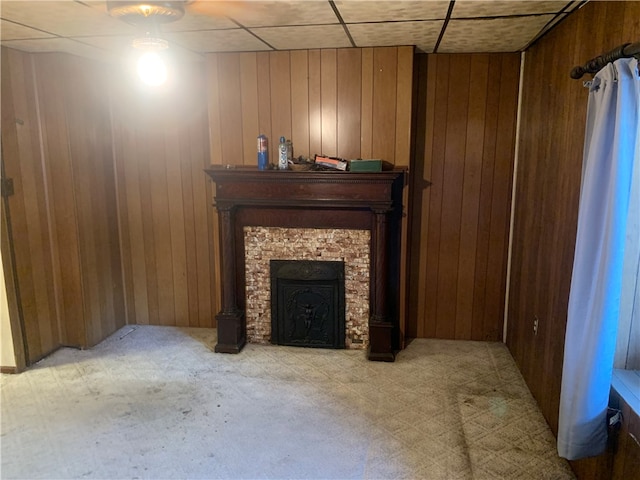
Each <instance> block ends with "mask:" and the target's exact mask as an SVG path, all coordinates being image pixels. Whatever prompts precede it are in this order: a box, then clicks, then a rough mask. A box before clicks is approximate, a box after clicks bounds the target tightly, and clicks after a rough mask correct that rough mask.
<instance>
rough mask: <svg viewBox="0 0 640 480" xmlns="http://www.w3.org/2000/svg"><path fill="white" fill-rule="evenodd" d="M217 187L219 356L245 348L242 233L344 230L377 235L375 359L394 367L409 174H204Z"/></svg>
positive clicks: (243, 170)
mask: <svg viewBox="0 0 640 480" xmlns="http://www.w3.org/2000/svg"><path fill="white" fill-rule="evenodd" d="M205 171H206V173H207V174H208V175H209V176H210V177H211V179H212V180H213V181H214V182H215V184H216V189H215V191H216V193H215V206H216V208H217V209H218V213H219V224H220V240H221V252H220V257H221V265H222V310H221V311H220V313H218V315H217V316H216V320H217V325H218V344H217V345H216V347H215V351H216V352H222V353H238V352H240V350H242V347H243V346H244V345H245V342H246V320H245V316H244V312H245V303H246V302H245V268H244V267H245V257H244V230H243V229H244V227H245V226H262V227H285V228H345V229H361V230H369V231H370V232H371V255H370V258H371V265H370V270H369V271H370V279H371V281H370V294H369V302H370V305H369V307H370V308H369V311H370V312H371V316H370V318H369V351H368V358H369V359H370V360H380V361H393V360H394V359H395V352H396V351H397V350H398V349H399V348H400V331H399V321H398V310H399V308H398V307H399V283H400V265H399V262H400V228H401V217H402V189H403V187H404V184H405V173H406V172H405V170H400V169H397V170H390V171H383V172H376V173H359V172H358V173H354V172H333V171H327V172H325V171H323V172H317V171H278V170H267V171H260V170H258V169H257V168H255V167H230V168H225V167H221V166H212V167H210V168H207V169H205Z"/></svg>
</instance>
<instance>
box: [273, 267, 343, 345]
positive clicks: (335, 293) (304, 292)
mask: <svg viewBox="0 0 640 480" xmlns="http://www.w3.org/2000/svg"><path fill="white" fill-rule="evenodd" d="M270 272H271V343H274V344H277V345H289V346H295V347H316V348H318V347H319V348H344V347H345V286H344V285H345V282H344V280H345V276H344V262H326V261H308V260H271V262H270Z"/></svg>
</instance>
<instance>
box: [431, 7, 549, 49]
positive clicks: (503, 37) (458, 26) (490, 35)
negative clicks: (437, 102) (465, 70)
mask: <svg viewBox="0 0 640 480" xmlns="http://www.w3.org/2000/svg"><path fill="white" fill-rule="evenodd" d="M552 18H553V15H542V16H535V17H513V18H493V19H485V20H451V21H450V22H449V24H448V26H447V29H446V31H445V33H444V36H443V38H442V42H441V43H440V46H439V48H438V53H473V52H516V51H519V50H520V49H521V48H523V47H524V46H525V45H527V43H528V42H529V41H530V40H531V39H532V38H533V37H535V36H536V35H537V34H538V32H539V31H540V30H541V29H542V28H543V27H544V26H545V25H546V23H547V22H548V21H549V20H551V19H552Z"/></svg>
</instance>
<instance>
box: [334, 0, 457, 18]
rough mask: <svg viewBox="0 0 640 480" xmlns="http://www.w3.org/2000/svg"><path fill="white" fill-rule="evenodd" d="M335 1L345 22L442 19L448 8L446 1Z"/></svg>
mask: <svg viewBox="0 0 640 480" xmlns="http://www.w3.org/2000/svg"><path fill="white" fill-rule="evenodd" d="M335 3H336V7H338V11H339V12H340V15H341V16H342V19H343V20H344V22H345V23H363V22H384V21H389V20H394V21H400V20H437V19H442V20H444V19H445V18H446V16H447V10H448V8H449V2H448V1H428V2H426V1H422V2H405V1H386V2H378V1H370V2H369V1H367V2H363V1H355V2H354V1H343V2H340V1H337V2H335Z"/></svg>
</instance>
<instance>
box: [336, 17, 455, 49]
mask: <svg viewBox="0 0 640 480" xmlns="http://www.w3.org/2000/svg"><path fill="white" fill-rule="evenodd" d="M443 23H444V20H433V21H423V22H394V23H357V24H355V25H347V27H348V28H349V32H350V33H351V36H352V37H353V40H354V41H355V42H356V46H358V47H382V46H394V45H415V46H417V47H418V48H419V49H420V50H422V51H423V52H427V53H429V52H432V51H433V47H434V46H435V44H436V41H437V40H438V36H439V35H440V30H441V29H442V24H443Z"/></svg>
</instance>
